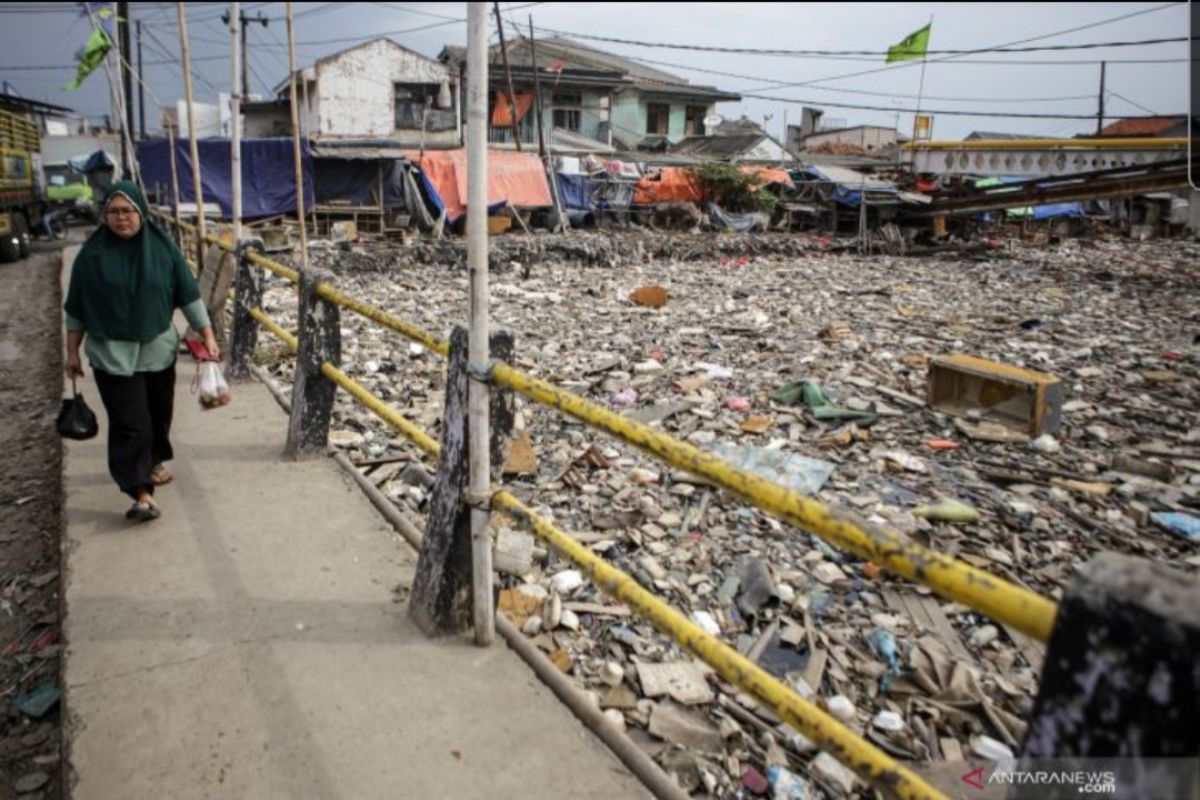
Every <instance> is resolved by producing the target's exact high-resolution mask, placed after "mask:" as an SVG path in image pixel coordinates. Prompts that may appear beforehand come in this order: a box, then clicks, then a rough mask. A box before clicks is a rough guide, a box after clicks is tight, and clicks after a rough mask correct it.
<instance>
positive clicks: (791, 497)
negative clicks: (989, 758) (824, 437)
mask: <svg viewBox="0 0 1200 800" xmlns="http://www.w3.org/2000/svg"><path fill="white" fill-rule="evenodd" d="M180 228H181V229H182V231H183V232H188V233H190V234H192V235H194V234H195V228H194V227H193V226H191V225H187V224H186V223H184V224H181V225H180ZM205 239H206V241H208V242H209V243H210V244H214V245H217V246H219V247H221V248H222V249H225V250H227V251H229V252H236V248H235V246H234V245H233V244H231V243H226V242H222V241H220V240H218V239H216V238H215V237H211V236H206V237H205ZM245 258H246V261H247V262H249V263H251V264H254V265H256V266H259V267H262V268H263V269H266V270H268V271H270V272H272V273H273V274H275V275H278V276H280V277H282V278H285V279H287V280H289V281H291V282H296V283H298V282H299V278H300V273H299V272H297V271H296V270H294V269H291V268H289V267H286V266H284V265H282V264H279V263H277V262H274V261H272V260H270V259H268V258H266V257H265V256H262V255H261V254H258V253H256V252H253V251H249V252H247V254H246V256H245ZM315 291H316V294H317V295H318V296H320V297H321V298H323V299H324V300H326V301H327V302H329V303H332V304H335V305H337V306H340V307H343V308H346V309H348V310H351V311H353V312H355V313H357V314H360V315H361V316H363V317H365V318H367V319H370V320H372V321H374V322H376V323H378V324H379V325H381V326H383V327H385V328H388V329H390V330H393V331H395V332H397V333H399V334H401V335H402V336H405V337H407V338H409V339H411V340H413V341H416V342H418V343H420V344H422V345H424V346H425V347H427V348H429V349H430V350H432V351H434V352H436V353H438V354H440V355H443V356H445V355H446V354H447V353H448V351H449V345H448V343H447V342H446V341H444V340H442V339H439V338H438V337H437V336H435V335H434V334H432V333H429V332H428V331H425V330H423V329H421V328H420V327H418V326H415V325H412V324H411V323H408V322H406V321H404V320H402V319H399V318H398V317H395V316H394V315H392V314H390V313H388V312H386V311H384V310H382V309H379V308H376V307H374V306H371V305H368V304H366V303H363V302H361V301H358V300H356V299H354V298H351V297H348V296H346V295H344V294H343V293H342V292H340V291H338V290H337V289H335V288H333V287H332V286H330V285H329V284H327V283H321V284H319V285H318V286H317V287H316V290H315ZM249 315H250V317H251V318H252V319H253V320H254V321H255V322H257V323H258V324H259V325H260V326H262V327H263V328H264V329H266V330H267V331H269V332H270V333H272V334H273V335H274V336H276V337H277V338H278V339H279V340H280V341H282V342H283V343H284V344H285V345H286V346H287V347H288V348H289V349H291V350H292V351H293V352H295V351H297V350H298V348H299V341H298V339H297V337H296V336H294V335H293V334H291V333H289V332H288V331H286V330H284V329H283V328H282V327H280V326H279V325H278V324H277V323H275V322H274V321H273V320H272V319H271V318H270V317H269V316H268V315H267V314H265V313H264V312H263V311H262V310H261V309H259V308H252V309H249ZM320 371H321V373H322V374H323V375H324V376H325V377H326V378H328V379H329V380H330V381H332V382H334V383H336V384H337V385H338V386H339V387H341V388H343V389H345V390H346V391H347V392H348V393H349V394H350V395H351V396H352V397H354V398H355V400H356V401H358V402H359V403H360V404H362V405H363V406H364V407H366V408H367V409H368V410H370V411H371V412H372V413H373V414H375V415H376V416H378V417H379V418H380V419H382V420H383V421H384V422H385V423H387V424H388V425H389V426H391V427H392V428H393V429H394V430H396V431H397V432H399V433H400V434H401V435H402V436H404V437H405V438H406V439H408V440H409V441H411V442H412V443H413V444H414V445H416V446H417V447H418V448H420V449H421V450H422V451H424V452H425V453H427V454H429V455H431V456H437V455H438V453H439V451H440V447H439V444H438V442H437V441H435V440H434V439H433V438H432V437H430V436H429V435H428V434H427V433H425V432H424V431H422V430H421V429H420V428H418V427H417V426H416V425H414V424H413V423H412V422H411V421H409V420H408V419H406V418H405V417H404V416H403V415H401V414H400V413H399V412H397V411H395V410H394V409H392V408H391V407H389V406H388V405H387V404H386V403H385V402H383V400H381V399H380V398H379V397H377V396H376V395H374V394H372V393H371V392H370V391H368V390H367V389H366V388H365V387H363V386H362V385H361V384H359V383H357V382H356V381H354V380H353V379H352V378H350V377H349V376H348V375H346V374H345V373H344V372H343V371H342V370H341V369H339V368H338V367H337V366H336V365H334V364H332V363H330V362H328V361H325V362H324V363H322V364H321V370H320ZM490 380H491V382H492V383H493V384H494V385H496V386H499V387H503V388H506V389H510V390H512V391H514V392H517V393H519V394H521V395H522V396H524V397H526V398H528V399H529V400H531V401H533V402H535V403H538V404H540V405H544V406H547V407H549V408H552V409H555V410H557V411H559V412H560V413H562V414H566V415H568V416H571V417H574V418H575V419H578V420H580V421H582V422H584V423H585V424H587V425H589V426H591V427H593V428H596V429H598V430H601V431H604V432H606V433H608V434H610V435H612V436H615V437H616V438H618V439H621V440H622V441H625V442H627V443H629V444H632V445H634V446H636V447H638V448H640V449H642V450H644V451H646V452H648V453H650V454H651V455H653V456H655V457H656V458H658V459H660V460H662V461H664V462H666V463H668V464H670V465H672V466H674V467H677V468H679V469H683V470H686V471H688V472H691V473H693V474H695V475H698V476H700V477H703V478H705V479H707V480H709V481H711V482H712V483H714V484H716V485H717V486H720V487H721V488H724V489H726V490H727V491H730V492H731V493H733V494H734V495H736V496H737V497H739V498H741V499H742V500H744V501H745V502H747V503H749V504H750V505H752V506H754V507H756V508H758V509H760V510H763V511H765V512H767V513H770V514H772V515H773V516H775V517H777V518H779V519H781V520H783V521H785V522H788V523H791V524H793V525H796V526H798V527H800V528H802V529H803V530H806V531H808V532H810V533H812V534H814V535H817V536H819V537H820V538H822V539H824V540H825V541H827V542H829V543H830V544H832V545H834V546H836V547H839V548H841V549H843V550H845V551H848V552H850V553H853V554H854V555H856V556H858V557H860V558H864V559H868V560H870V561H873V562H875V563H876V564H878V565H880V566H881V567H883V568H885V569H887V570H889V571H890V572H893V573H895V574H897V575H900V576H902V577H904V578H907V579H909V580H912V581H915V582H918V583H921V584H924V585H926V586H928V587H929V588H931V589H933V590H934V591H935V592H937V593H938V594H940V595H942V596H943V597H946V598H949V599H951V600H955V601H957V602H960V603H962V604H964V605H966V606H968V607H970V608H972V609H974V610H976V611H979V612H980V613H983V614H985V615H986V616H988V617H990V618H992V619H993V620H996V621H998V622H1002V623H1005V624H1008V625H1011V626H1013V627H1014V628H1016V629H1018V630H1020V631H1022V632H1024V633H1026V634H1028V635H1030V636H1033V637H1034V638H1036V639H1039V640H1041V641H1048V640H1049V638H1050V633H1051V630H1052V628H1053V626H1054V620H1055V616H1056V614H1057V606H1056V605H1055V604H1054V603H1053V602H1052V601H1050V600H1048V599H1047V598H1045V597H1042V596H1041V595H1039V594H1037V593H1035V592H1033V591H1031V590H1029V589H1026V588H1024V587H1021V586H1017V585H1015V584H1012V583H1009V582H1007V581H1005V580H1002V579H1000V578H998V577H996V576H994V575H991V574H989V573H987V572H984V571H983V570H979V569H976V568H974V567H971V566H970V565H968V564H965V563H963V562H961V561H958V560H956V559H953V558H951V557H949V556H946V555H943V554H941V553H938V552H936V551H932V550H928V549H926V548H923V547H920V546H918V545H915V544H913V543H911V542H908V541H906V540H905V539H904V537H902V536H900V535H899V534H896V533H894V532H892V531H888V530H886V529H883V528H879V527H876V526H871V525H867V524H864V523H862V522H860V521H858V520H855V519H852V518H851V517H849V516H848V515H846V514H842V513H840V512H837V511H834V510H832V509H830V508H828V507H826V506H825V505H824V504H822V503H819V502H817V501H815V500H812V499H811V498H808V497H805V496H804V495H802V494H800V493H798V492H796V491H793V490H790V489H787V488H785V487H783V486H780V485H779V484H776V483H774V482H773V481H770V480H767V479H766V478H763V477H761V476H759V475H757V474H755V473H752V472H750V471H748V470H745V469H741V468H738V467H735V466H733V465H732V464H729V463H727V462H725V461H723V460H721V459H719V458H717V457H715V456H713V455H711V454H709V453H706V452H704V451H702V450H700V449H698V448H696V447H693V446H692V445H690V444H687V443H685V442H682V441H680V440H678V439H676V438H674V437H672V436H670V435H668V434H665V433H662V432H660V431H656V430H654V429H652V428H651V427H649V426H648V425H644V424H641V423H637V422H634V421H632V420H630V419H628V418H626V417H624V416H622V415H620V414H616V413H614V412H612V411H609V410H608V409H606V408H604V407H602V406H599V405H597V404H595V403H592V402H591V401H588V400H586V399H584V398H582V397H579V396H578V395H575V394H572V393H570V392H567V391H565V390H563V389H560V388H558V387H556V386H554V385H553V384H550V383H548V382H546V381H543V380H540V379H538V378H535V377H532V376H530V375H527V374H526V373H524V372H521V371H520V370H517V369H515V368H513V367H511V366H509V365H507V364H503V363H495V364H493V365H492V366H491V369H490ZM491 505H492V508H494V509H496V510H503V511H505V512H506V513H508V514H509V515H511V516H512V517H513V518H514V519H515V520H517V521H519V522H520V523H522V524H523V525H525V526H526V527H528V528H529V529H530V530H531V531H532V532H533V533H534V534H535V535H536V536H537V537H538V538H540V539H541V540H542V541H544V542H545V543H546V544H547V545H549V546H550V547H552V548H553V549H554V550H555V551H557V552H558V553H560V554H561V555H563V556H564V557H565V558H567V559H568V560H570V561H572V562H573V563H574V564H576V565H577V566H578V567H579V568H580V569H581V570H583V571H585V572H586V573H587V574H588V575H589V576H590V577H591V578H592V580H593V581H594V582H595V583H596V585H597V586H599V587H600V588H601V589H603V590H604V591H605V592H607V593H609V594H610V595H612V596H613V597H615V598H617V599H619V600H621V601H623V602H625V603H627V604H628V605H629V606H630V608H631V609H633V610H634V611H636V612H637V613H639V614H640V615H641V616H642V617H644V618H645V619H646V620H647V621H649V622H650V623H652V624H653V625H654V626H655V627H656V628H658V629H659V630H660V631H661V632H662V633H664V634H665V635H667V636H668V637H669V638H671V639H672V640H673V641H674V642H676V643H677V644H678V645H679V646H681V647H683V648H685V649H687V650H688V651H689V652H691V653H693V654H695V655H696V656H698V657H699V658H701V659H702V660H703V661H705V662H706V663H707V664H708V665H709V666H711V667H712V668H713V669H714V670H716V672H717V673H718V674H719V675H721V676H722V677H723V678H724V679H725V680H727V681H729V682H730V683H732V684H734V685H736V686H738V687H739V688H741V689H743V690H744V691H747V692H749V693H750V694H752V695H753V696H754V697H756V698H757V699H758V700H760V701H761V702H763V703H764V704H765V705H767V706H769V707H770V708H771V709H772V710H773V711H774V712H775V713H776V714H778V715H779V717H780V718H781V719H783V720H785V721H787V722H788V723H789V724H790V725H792V726H793V727H795V728H796V729H797V730H798V731H800V732H801V733H803V734H804V735H805V736H806V737H808V738H809V739H810V740H811V741H812V742H814V743H815V744H816V745H817V746H819V747H820V748H821V749H823V750H825V751H827V752H829V753H830V754H831V755H832V756H834V757H835V758H837V760H839V761H840V762H842V763H843V764H844V765H845V766H847V767H848V768H850V769H851V770H853V771H854V772H855V773H856V774H857V775H859V776H860V777H861V778H863V779H864V780H866V781H868V782H869V783H870V784H872V785H873V786H875V787H876V788H879V789H882V790H884V791H886V792H888V793H890V794H892V795H894V796H897V797H902V798H923V797H943V795H942V794H940V793H939V792H938V791H937V790H936V789H934V788H933V787H932V786H930V785H929V784H928V783H926V782H925V781H924V780H922V779H921V778H920V777H918V776H917V775H915V774H914V773H912V772H911V771H910V770H908V769H906V768H904V767H902V766H901V765H900V764H899V763H897V762H896V761H895V760H894V759H893V758H891V757H890V756H888V755H887V754H886V753H884V752H883V751H882V750H879V749H878V748H876V747H874V746H873V745H871V744H870V743H868V742H867V741H866V740H865V739H863V738H862V737H860V736H858V735H857V734H855V733H854V732H853V731H851V730H850V729H848V728H847V727H845V726H844V725H842V724H841V723H839V722H838V721H837V720H835V719H834V718H833V717H831V716H830V715H828V714H826V713H825V712H824V711H822V710H821V709H819V708H818V707H817V706H816V705H814V704H813V703H811V702H809V701H807V700H804V699H803V698H801V697H800V696H799V695H797V694H796V693H795V692H794V691H792V690H791V689H790V688H789V687H787V686H786V685H785V684H784V683H782V682H781V681H779V680H778V679H776V678H775V677H774V676H772V675H771V674H770V673H768V672H766V671H765V670H763V669H762V668H761V667H759V666H757V665H756V664H754V663H753V662H752V661H750V660H749V659H747V658H745V657H744V656H742V655H740V654H739V653H737V652H736V651H735V650H734V649H733V648H731V647H729V646H728V645H726V644H725V643H723V642H721V641H720V640H719V639H717V638H716V637H714V636H712V635H710V634H707V633H705V632H704V631H703V630H701V629H700V628H699V627H698V626H697V625H696V624H694V623H693V622H691V621H690V620H688V619H687V618H686V617H685V616H684V615H683V614H681V613H680V612H679V611H677V610H675V609H674V608H672V607H671V606H670V605H668V604H667V603H665V602H663V601H662V600H660V599H659V598H657V597H656V596H654V595H653V594H651V593H650V592H648V591H647V590H645V589H643V588H642V587H641V586H640V585H639V584H638V583H637V581H635V580H634V579H633V578H631V577H630V576H629V575H626V574H625V573H623V572H622V571H620V570H619V569H617V568H616V567H614V566H612V565H611V564H609V563H607V562H606V561H604V560H603V559H601V558H600V557H598V556H596V555H595V554H593V553H592V552H591V551H589V550H588V549H587V548H585V547H583V546H582V545H580V544H579V543H578V542H576V541H575V540H574V539H572V538H571V537H570V536H569V535H568V534H566V533H565V532H564V531H562V530H560V529H559V528H557V527H556V526H555V525H554V524H553V523H552V522H551V521H550V520H548V519H546V518H545V517H542V516H540V515H538V514H536V513H535V512H533V511H532V510H531V509H529V508H528V507H527V506H525V505H524V504H523V503H522V502H521V501H520V500H519V499H517V498H516V497H515V496H513V495H512V494H510V493H509V492H507V491H504V490H502V489H501V490H498V491H495V492H494V493H493V494H492V497H491Z"/></svg>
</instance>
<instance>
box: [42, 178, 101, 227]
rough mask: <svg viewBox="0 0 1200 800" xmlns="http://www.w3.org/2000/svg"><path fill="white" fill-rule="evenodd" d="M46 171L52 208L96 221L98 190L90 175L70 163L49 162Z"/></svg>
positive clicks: (47, 192) (48, 194)
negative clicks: (89, 180)
mask: <svg viewBox="0 0 1200 800" xmlns="http://www.w3.org/2000/svg"><path fill="white" fill-rule="evenodd" d="M43 171H44V172H45V173H46V203H47V205H49V207H50V208H51V209H52V210H55V211H63V212H65V216H66V217H77V218H79V219H82V220H84V221H86V222H95V221H96V190H95V189H93V188H92V185H91V184H90V183H89V182H88V176H87V175H85V174H84V173H83V172H81V171H80V170H78V169H76V168H75V167H73V166H71V165H70V164H48V165H45V166H44V167H43Z"/></svg>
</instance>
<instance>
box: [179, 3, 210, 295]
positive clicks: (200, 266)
mask: <svg viewBox="0 0 1200 800" xmlns="http://www.w3.org/2000/svg"><path fill="white" fill-rule="evenodd" d="M176 12H177V13H178V15H179V46H180V48H181V49H182V51H183V94H184V98H185V100H186V102H187V121H188V139H190V141H191V155H192V189H193V191H194V192H195V194H196V231H197V233H198V234H199V235H198V236H197V237H196V271H197V273H201V272H204V236H205V230H204V229H205V225H204V187H203V183H202V181H201V180H200V145H199V144H198V143H197V141H196V110H195V108H194V107H193V105H192V59H191V55H190V51H189V50H188V34H187V15H186V14H185V13H184V11H183V3H182V2H180V3H176Z"/></svg>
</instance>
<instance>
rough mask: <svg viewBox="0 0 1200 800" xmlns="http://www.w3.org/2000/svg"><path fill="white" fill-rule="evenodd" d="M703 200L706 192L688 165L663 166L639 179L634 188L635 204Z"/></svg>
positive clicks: (695, 201)
mask: <svg viewBox="0 0 1200 800" xmlns="http://www.w3.org/2000/svg"><path fill="white" fill-rule="evenodd" d="M702 200H704V193H703V192H702V191H700V187H699V186H698V185H697V184H696V182H695V181H693V180H692V173H691V170H690V169H688V168H686V167H663V168H662V169H660V170H659V171H658V172H656V173H654V174H653V175H646V176H645V177H643V178H642V179H641V180H639V181H638V182H637V186H636V187H635V188H634V190H633V203H634V205H653V204H655V203H699V202H701V201H702Z"/></svg>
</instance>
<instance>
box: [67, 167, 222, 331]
mask: <svg viewBox="0 0 1200 800" xmlns="http://www.w3.org/2000/svg"><path fill="white" fill-rule="evenodd" d="M118 195H119V196H122V197H124V198H125V199H126V200H128V201H129V202H131V203H133V204H134V205H135V206H137V209H138V211H139V212H140V213H141V215H142V227H141V228H140V229H139V230H138V232H137V233H136V234H134V235H133V236H132V237H130V238H129V239H122V238H121V237H120V236H118V235H117V234H115V233H113V232H112V230H110V229H109V227H108V225H107V224H104V223H101V225H100V227H99V228H98V229H97V230H96V232H95V233H93V234H92V235H91V236H90V237H88V240H87V241H86V242H84V245H83V247H82V248H80V250H79V255H78V256H76V258H75V264H74V266H73V267H72V268H71V286H70V288H69V289H68V290H67V301H66V303H64V304H63V308H64V309H66V312H67V313H68V314H70V315H71V316H72V317H75V319H77V320H79V321H80V322H82V323H83V328H84V331H85V332H86V333H87V334H88V335H89V336H93V337H95V338H97V339H117V340H121V341H132V342H149V341H151V340H153V339H155V338H157V337H158V336H159V335H160V334H161V333H162V332H163V331H165V330H166V329H167V328H168V327H169V326H170V325H171V318H172V316H173V315H174V313H175V309H176V308H183V307H184V306H186V305H188V304H189V303H192V302H194V301H196V300H198V299H200V290H199V288H197V286H196V279H195V278H193V277H192V273H191V271H190V270H189V269H188V266H187V261H186V260H184V257H183V254H182V253H180V252H179V248H178V247H176V246H175V243H174V242H172V241H171V239H170V238H169V237H168V236H167V234H166V233H164V232H163V231H162V230H161V229H160V228H159V227H158V226H157V225H155V224H154V223H153V222H152V221H151V220H150V214H149V208H148V207H147V205H146V198H145V196H144V195H142V190H141V189H139V188H138V187H137V184H135V183H133V182H132V181H117V182H116V183H114V184H112V186H111V187H110V188H109V191H108V195H107V196H106V197H105V198H104V207H106V208H107V206H108V203H109V201H110V200H112V198H113V197H116V196H118Z"/></svg>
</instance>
